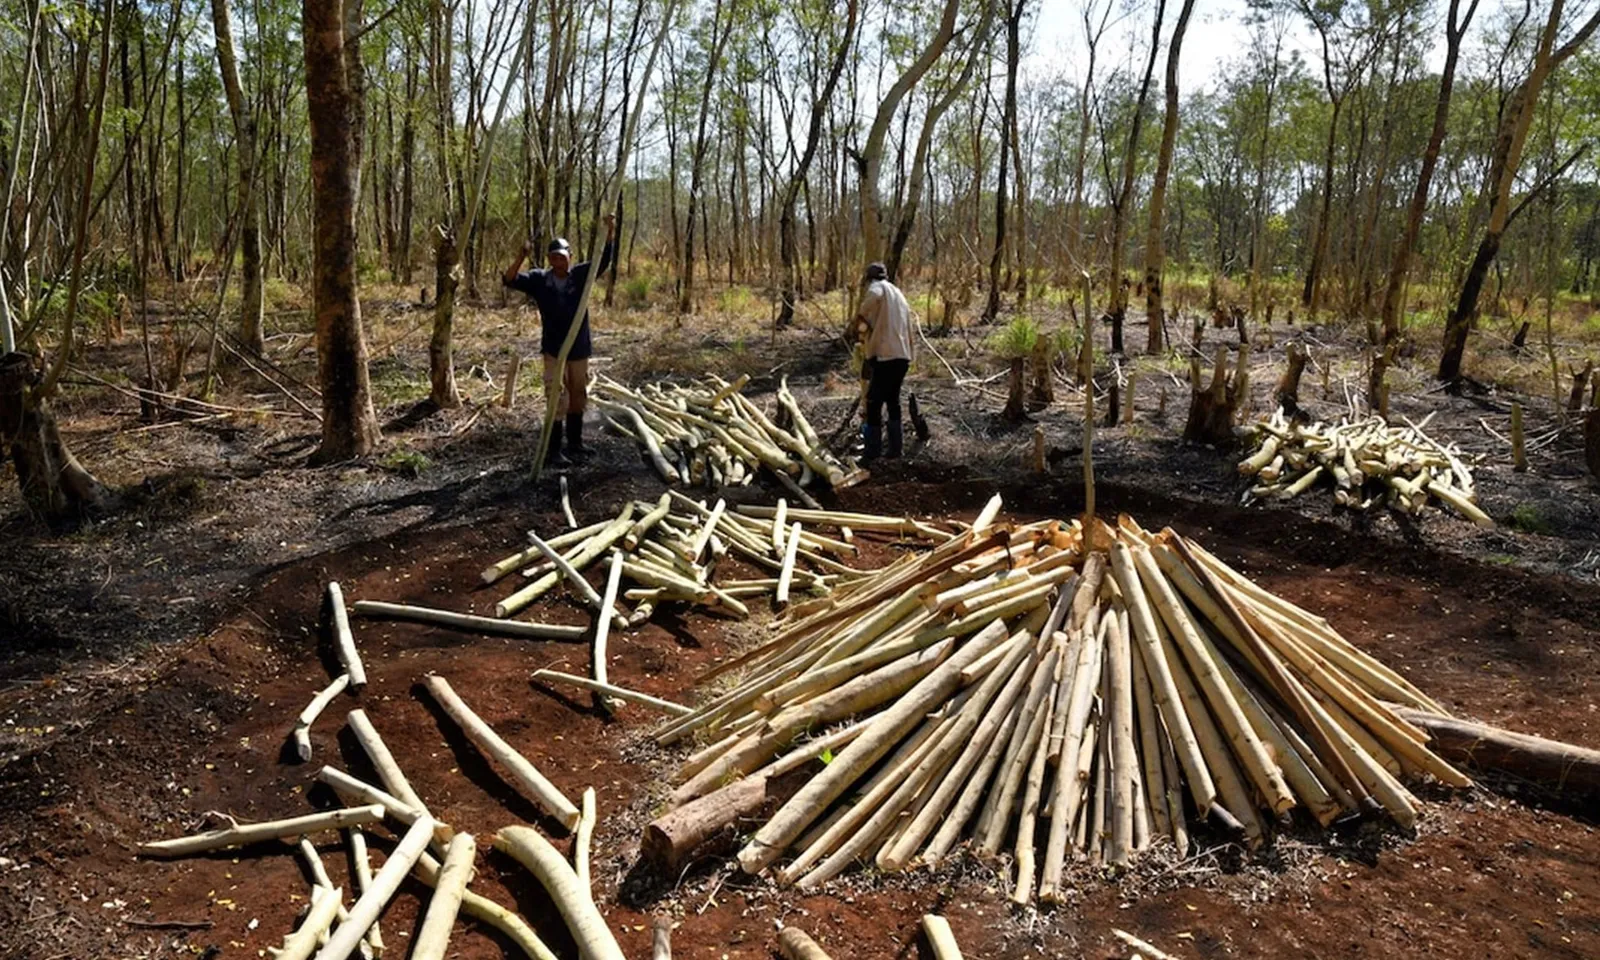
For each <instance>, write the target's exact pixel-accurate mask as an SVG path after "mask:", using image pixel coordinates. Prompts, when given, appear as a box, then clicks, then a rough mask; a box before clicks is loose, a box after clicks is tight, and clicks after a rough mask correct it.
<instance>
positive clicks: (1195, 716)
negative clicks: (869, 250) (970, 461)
mask: <svg viewBox="0 0 1600 960" xmlns="http://www.w3.org/2000/svg"><path fill="white" fill-rule="evenodd" d="M789 515H790V516H793V513H792V512H790V513H789ZM980 519H981V520H989V522H981V523H974V524H973V525H972V527H971V528H969V529H967V530H965V531H962V532H960V533H957V534H954V535H950V536H947V537H946V538H945V540H944V541H943V542H941V543H939V544H937V545H936V546H934V548H933V549H932V550H931V551H929V552H928V553H926V554H923V555H921V556H913V557H910V558H907V559H905V560H902V561H901V562H899V563H897V564H895V565H893V566H891V567H889V568H886V569H885V570H883V571H881V572H879V573H877V574H875V575H873V576H872V577H869V578H867V579H865V580H863V581H860V582H859V583H857V584H854V585H853V586H852V589H851V590H850V591H849V593H848V594H847V595H845V596H843V597H838V598H835V600H834V603H833V605H832V606H831V607H830V608H825V609H823V610H821V611H819V612H816V613H812V614H810V615H809V616H800V615H790V616H789V617H787V618H785V619H784V620H781V621H780V624H779V630H778V633H777V635H776V636H775V637H774V638H773V640H771V641H770V642H769V643H767V644H765V645H763V646H762V647H760V648H757V650H756V651H754V652H752V653H751V654H747V655H745V656H743V657H742V658H740V660H739V668H740V670H741V671H742V673H741V675H740V676H738V677H737V678H736V679H735V680H734V682H733V683H732V684H731V685H729V686H725V687H724V688H723V692H721V693H719V694H718V695H717V696H714V697H711V698H709V699H707V700H706V701H704V702H703V703H701V704H700V705H699V706H697V707H695V708H694V709H693V710H692V711H691V712H689V713H687V714H685V715H683V716H681V717H678V718H675V719H672V720H670V721H668V722H667V724H666V725H664V726H663V727H661V728H659V729H658V730H657V733H656V738H657V740H658V741H659V742H661V743H663V744H671V743H674V742H678V741H680V740H683V739H685V738H688V737H698V738H701V739H703V740H704V741H706V742H707V743H709V744H710V745H709V746H706V747H704V748H701V749H698V750H697V751H696V752H695V753H694V754H692V755H691V756H689V757H688V758H686V759H685V761H684V763H683V765H682V766H681V767H680V768H679V770H678V772H677V774H676V775H675V777H674V781H675V782H676V783H677V784H679V786H678V787H677V789H676V790H675V791H674V793H673V795H672V803H673V804H674V806H673V808H672V809H670V810H669V811H668V812H667V813H665V814H664V815H662V816H661V817H658V818H657V819H656V820H655V821H654V822H652V823H651V824H650V825H649V827H648V828H647V830H646V840H645V849H646V851H647V852H648V853H649V855H650V856H651V857H652V859H654V860H656V861H657V862H658V863H660V864H662V865H663V866H665V867H668V868H669V869H679V868H681V866H682V865H683V864H684V863H686V862H688V861H689V860H690V859H691V858H693V857H695V856H698V855H703V854H705V853H706V852H707V851H706V849H705V846H704V845H705V844H707V843H709V842H710V841H712V840H714V839H717V838H727V837H729V836H730V835H731V833H732V832H733V831H731V830H730V829H729V828H730V827H733V826H734V825H735V824H737V823H739V822H740V821H747V820H749V819H750V818H757V820H758V822H759V821H761V820H764V821H765V822H764V823H761V824H760V825H759V826H758V828H757V829H755V830H754V832H753V834H752V835H751V839H750V840H749V842H748V843H747V844H746V845H745V847H744V848H743V849H742V850H741V851H740V852H739V855H738V859H739V862H740V864H741V866H742V867H743V868H744V869H745V870H746V871H747V872H751V873H756V872H761V871H763V870H765V869H767V868H768V867H769V866H773V865H778V866H779V867H780V869H778V870H777V877H778V879H779V880H780V882H783V883H792V884H795V885H796V886H798V887H800V888H801V889H802V890H811V889H813V888H815V887H817V886H818V885H819V884H822V883H825V882H827V881H828V880H829V879H831V878H832V877H834V876H836V875H838V874H839V873H840V872H841V871H843V870H845V869H847V868H848V867H849V865H850V864H851V863H853V862H858V861H863V860H865V861H868V862H874V863H875V864H876V865H877V867H878V868H879V869H880V870H885V871H896V870H904V869H910V868H914V867H917V866H920V865H924V864H927V865H931V864H935V863H938V862H939V861H940V860H941V859H942V858H943V857H944V856H945V855H946V854H947V853H948V852H949V850H950V849H951V848H952V847H953V845H954V844H955V843H956V842H957V841H958V840H959V839H960V837H961V836H963V835H970V836H971V837H972V838H973V848H974V850H975V851H978V852H979V853H980V855H982V854H985V853H998V852H999V851H1000V850H1007V851H1010V852H1012V853H1013V854H1014V856H1013V857H1012V860H1011V863H1012V864H1013V869H1014V870H1015V878H1014V883H1013V884H1012V885H1011V890H1012V894H1013V896H1014V897H1015V898H1016V899H1017V900H1019V901H1020V902H1029V901H1031V900H1032V899H1034V898H1035V897H1036V896H1038V897H1041V898H1043V899H1046V900H1053V899H1057V898H1059V897H1060V895H1061V892H1062V867H1063V864H1064V862H1065V861H1066V858H1067V857H1068V856H1069V855H1071V856H1089V857H1093V858H1098V859H1102V860H1103V861H1104V862H1105V863H1106V864H1107V865H1111V866H1117V865H1122V864H1126V863H1131V862H1132V861H1133V860H1135V859H1137V858H1138V857H1139V856H1140V855H1141V854H1142V853H1143V852H1144V851H1146V850H1148V849H1150V848H1151V847H1153V846H1156V845H1158V844H1166V843H1172V844H1174V845H1175V847H1176V849H1177V850H1178V851H1179V853H1185V852H1187V845H1188V831H1189V829H1190V828H1189V823H1190V816H1191V815H1190V814H1188V813H1187V811H1186V805H1185V803H1184V801H1183V799H1182V795H1181V794H1180V791H1184V792H1187V794H1188V795H1189V797H1190V802H1191V803H1192V806H1193V809H1194V811H1195V815H1196V816H1198V818H1199V819H1200V820H1202V821H1208V822H1210V823H1212V824H1216V825H1220V826H1219V827H1218V829H1223V830H1225V831H1228V832H1231V833H1234V834H1236V835H1238V836H1240V837H1242V838H1243V839H1244V840H1245V841H1246V842H1247V843H1248V844H1250V845H1251V846H1255V845H1259V844H1262V843H1265V842H1267V841H1268V840H1269V839H1270V831H1269V828H1270V827H1271V826H1273V825H1274V824H1275V823H1277V822H1278V821H1279V820H1280V819H1282V818H1285V817H1291V816H1293V815H1294V811H1295V809H1296V808H1300V809H1302V810H1304V811H1305V817H1306V820H1307V821H1308V823H1310V824H1311V825H1313V826H1314V827H1326V826H1327V825H1328V824H1329V823H1331V822H1332V821H1333V820H1334V819H1337V818H1339V817H1342V816H1357V815H1371V814H1375V813H1377V814H1386V815H1387V816H1388V817H1389V818H1391V819H1392V820H1394V821H1395V822H1396V823H1398V824H1399V825H1401V826H1402V827H1405V828H1409V827H1411V826H1412V825H1413V824H1414V823H1415V822H1416V819H1417V817H1418V815H1419V813H1418V811H1419V807H1420V804H1419V802H1418V801H1417V799H1416V797H1415V796H1413V795H1412V794H1411V793H1410V791H1409V790H1408V789H1407V788H1406V787H1405V786H1404V785H1403V784H1402V782H1401V780H1400V777H1401V776H1402V775H1403V776H1406V777H1408V778H1419V777H1429V778H1432V779H1434V780H1437V781H1438V782H1440V783H1443V784H1445V785H1446V786H1449V787H1461V786H1465V785H1468V784H1470V783H1471V781H1470V780H1469V779H1468V778H1467V777H1466V776H1465V775H1464V774H1462V773H1460V772H1459V771H1458V770H1456V769H1455V768H1454V767H1453V766H1452V765H1451V764H1450V763H1449V762H1448V761H1447V759H1446V758H1444V757H1441V756H1439V754H1438V753H1437V752H1435V751H1433V750H1430V749H1429V748H1428V746H1427V745H1426V744H1425V740H1426V735H1425V734H1424V733H1423V732H1422V731H1421V730H1420V729H1418V728H1417V727H1416V726H1414V725H1412V724H1411V723H1409V722H1408V721H1407V720H1406V719H1404V718H1403V717H1402V716H1401V715H1400V714H1399V713H1398V712H1397V710H1398V708H1397V707H1394V706H1392V705H1391V704H1400V705H1403V706H1405V707H1407V708H1412V709H1420V710H1426V711H1429V712H1440V708H1439V707H1438V705H1437V704H1435V703H1433V702H1432V701H1431V700H1429V699H1428V698H1427V697H1426V696H1425V695H1424V694H1422V693H1421V692H1420V691H1418V690H1417V689H1416V688H1415V687H1413V686H1412V685H1411V684H1410V683H1408V682H1407V681H1406V680H1404V679H1403V678H1402V677H1401V676H1400V675H1399V674H1397V673H1395V672H1394V671H1392V670H1390V669H1389V668H1387V667H1385V666H1384V665H1383V664H1381V663H1380V662H1378V661H1377V660H1375V659H1374V658H1372V657H1371V656H1370V655H1368V654H1366V653H1364V652H1363V651H1361V650H1360V649H1359V648H1357V647H1356V646H1354V645H1353V644H1351V643H1350V642H1349V641H1348V640H1346V639H1345V638H1344V637H1341V636H1340V635H1339V634H1338V633H1336V632H1335V631H1334V630H1333V629H1332V628H1331V627H1329V626H1328V624H1327V623H1326V621H1324V620H1322V619H1321V618H1319V617H1316V616H1315V615H1313V614H1311V613H1309V612H1307V611H1305V610H1302V609H1301V608H1299V607H1297V606H1294V605H1293V604H1290V603H1288V602H1287V601H1284V600H1282V599H1280V598H1278V597H1275V596H1273V595H1272V594H1269V593H1267V592H1266V591H1264V590H1262V589H1261V588H1259V587H1257V586H1256V585H1255V584H1253V583H1251V582H1250V581H1249V580H1248V579H1246V578H1245V577H1244V576H1243V575H1241V574H1239V573H1238V572H1237V571H1234V570H1233V569H1231V568H1229V567H1227V566H1226V565H1225V564H1223V563H1222V562H1221V561H1219V560H1217V559H1216V558H1215V557H1214V556H1212V555H1211V554H1209V553H1207V552H1206V551H1205V550H1203V549H1202V548H1201V547H1200V546H1199V545H1198V544H1196V543H1193V542H1192V541H1188V540H1186V539H1184V538H1183V537H1181V536H1179V535H1178V534H1176V533H1174V532H1172V531H1170V530H1168V531H1162V532H1160V533H1152V532H1150V531H1146V530H1144V529H1142V528H1140V527H1139V526H1138V524H1136V523H1134V522H1133V521H1132V520H1131V519H1130V518H1127V517H1122V518H1119V520H1118V523H1117V525H1116V526H1115V527H1111V526H1107V525H1105V524H1104V523H1096V522H1094V521H1090V524H1091V527H1090V528H1089V529H1088V530H1087V531H1086V529H1085V527H1084V526H1083V523H1082V522H1081V521H1073V522H1071V523H1062V522H1060V521H1054V520H1044V521H1036V522H1033V523H1026V524H1017V523H1007V522H1004V521H1002V520H1001V519H1000V518H998V517H994V518H993V519H992V520H990V511H988V510H987V509H986V510H985V516H984V517H983V518H980ZM842 734H848V737H844V736H840V735H842ZM807 735H810V736H820V737H821V738H822V739H823V740H825V741H828V742H830V744H831V745H830V747H829V748H828V750H829V751H830V753H829V754H828V755H826V756H825V757H824V758H823V759H826V761H827V762H826V763H822V764H817V765H812V761H814V760H816V759H818V753H820V752H821V748H819V747H817V746H816V745H815V744H814V743H809V744H808V743H807V742H806V741H804V740H803V738H804V737H805V736H807ZM835 736H840V740H839V741H838V742H833V741H831V740H830V739H829V738H832V737H835ZM802 769H805V770H809V772H810V776H809V778H808V779H807V780H806V781H805V782H804V783H803V784H802V785H801V786H800V788H799V789H798V791H797V792H795V793H794V794H793V795H792V796H789V797H788V798H787V799H783V798H781V797H770V796H769V795H768V789H767V788H768V784H769V783H770V782H771V779H772V777H774V776H776V775H777V773H778V772H780V771H781V772H783V773H788V772H792V771H799V770H802ZM780 800H781V802H779V801H780ZM774 805H776V809H775V810H774V809H771V808H772V807H773V806H774ZM769 810H770V812H769ZM746 829H747V828H746Z"/></svg>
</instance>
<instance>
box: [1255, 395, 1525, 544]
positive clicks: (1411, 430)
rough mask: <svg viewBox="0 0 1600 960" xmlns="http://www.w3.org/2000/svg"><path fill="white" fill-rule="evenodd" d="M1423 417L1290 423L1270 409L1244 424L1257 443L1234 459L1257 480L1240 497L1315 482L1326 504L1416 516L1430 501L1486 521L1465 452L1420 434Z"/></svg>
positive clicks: (1285, 494) (1288, 492) (1278, 494)
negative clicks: (1396, 421)
mask: <svg viewBox="0 0 1600 960" xmlns="http://www.w3.org/2000/svg"><path fill="white" fill-rule="evenodd" d="M1431 416H1432V415H1431V414H1430V415H1429V417H1427V418H1424V419H1423V420H1422V422H1421V423H1412V422H1411V421H1410V420H1407V421H1406V422H1405V426H1393V425H1391V424H1389V423H1388V422H1386V421H1385V420H1383V418H1381V417H1372V418H1369V419H1366V420H1357V421H1349V420H1341V421H1340V422H1339V423H1336V424H1332V425H1330V424H1326V423H1323V422H1321V421H1318V422H1316V423H1303V422H1296V421H1292V420H1290V419H1289V418H1287V417H1285V416H1284V412H1283V411H1282V410H1278V411H1276V412H1274V413H1273V414H1272V415H1271V416H1269V417H1267V418H1266V419H1264V420H1262V421H1260V422H1259V423H1256V424H1255V425H1254V426H1253V427H1252V428H1251V432H1252V434H1253V435H1254V437H1255V439H1256V441H1257V443H1258V445H1257V446H1256V448H1255V450H1254V452H1252V453H1251V454H1250V455H1249V456H1247V457H1245V458H1244V459H1243V460H1242V461H1240V463H1239V472H1240V473H1241V474H1243V475H1244V476H1248V477H1255V478H1256V481H1257V482H1256V483H1255V484H1254V485H1253V486H1251V488H1250V489H1249V490H1248V491H1247V492H1246V493H1245V497H1244V499H1245V502H1246V503H1249V502H1252V501H1255V500H1264V499H1280V500H1288V499H1292V498H1294V497H1297V496H1299V495H1300V494H1302V493H1304V492H1306V491H1307V490H1309V489H1311V487H1313V486H1315V485H1317V484H1318V483H1322V484H1324V485H1331V486H1332V487H1333V498H1334V502H1335V503H1336V504H1338V505H1339V506H1342V507H1349V508H1352V509H1357V510H1370V509H1372V508H1374V507H1378V506H1388V507H1389V508H1391V509H1393V510H1398V511H1400V512H1402V513H1408V514H1418V513H1421V512H1422V511H1423V510H1424V509H1425V508H1426V507H1427V506H1428V505H1429V504H1430V503H1433V502H1438V503H1443V504H1445V505H1446V506H1448V507H1450V508H1451V509H1452V510H1454V511H1455V512H1456V513H1459V514H1461V515H1462V516H1463V517H1465V518H1466V519H1468V520H1471V521H1472V522H1473V523H1475V524H1477V525H1478V526H1480V527H1485V528H1491V527H1493V526H1494V521H1493V520H1492V519H1491V518H1490V517H1489V515H1488V514H1486V513H1484V512H1483V510H1482V509H1480V508H1479V507H1478V505H1477V503H1476V500H1477V486H1476V484H1475V482H1474V480H1473V475H1472V469H1471V467H1469V466H1468V465H1467V462H1466V455H1465V454H1463V453H1462V452H1461V451H1460V450H1459V449H1458V448H1457V447H1456V446H1455V445H1454V444H1446V443H1440V442H1439V441H1438V440H1435V439H1434V438H1433V437H1430V436H1429V435H1428V434H1427V433H1426V432H1425V428H1426V427H1427V425H1428V421H1429V419H1431Z"/></svg>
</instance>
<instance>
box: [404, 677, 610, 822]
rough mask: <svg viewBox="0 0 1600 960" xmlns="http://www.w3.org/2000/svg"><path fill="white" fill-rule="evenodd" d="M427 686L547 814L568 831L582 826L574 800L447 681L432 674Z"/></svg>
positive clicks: (470, 737)
mask: <svg viewBox="0 0 1600 960" xmlns="http://www.w3.org/2000/svg"><path fill="white" fill-rule="evenodd" d="M424 683H425V685H426V686H427V688H428V692H429V693H430V694H432V695H433V699H434V700H435V701H437V702H438V704H439V706H440V707H442V708H443V709H444V712H445V713H447V714H449V716H450V719H452V720H454V721H455V722H456V724H457V725H458V726H459V727H460V728H461V731H462V732H463V733H465V734H466V735H467V739H469V740H471V741H472V742H473V744H474V745H476V746H477V747H478V749H479V750H482V751H483V752H484V753H485V754H487V755H489V756H490V757H493V758H494V759H495V760H497V761H499V763H500V765H501V767H503V768H504V769H505V770H506V771H508V772H509V773H510V774H511V777H510V780H511V782H512V783H514V784H516V785H518V786H520V787H522V789H523V791H524V792H526V793H527V794H528V795H529V796H530V797H531V798H532V799H533V800H535V801H536V802H537V803H538V804H539V806H540V807H542V808H544V810H545V812H546V813H548V814H550V815H551V816H552V817H555V818H556V819H557V820H558V821H560V822H561V825H562V826H564V827H566V828H567V829H568V830H571V829H573V828H574V827H576V826H577V825H578V817H579V811H578V808H577V807H576V806H574V805H573V803H572V801H571V800H568V799H567V798H566V797H565V796H563V795H562V794H561V791H560V790H557V789H556V787H555V785H554V784H552V783H551V782H550V781H549V780H546V779H545V777H544V774H542V773H540V772H539V769H538V768H537V767H535V766H534V765H533V764H532V763H531V762H529V760H528V758H527V757H524V756H523V755H522V754H520V753H518V752H517V750H516V748H514V747H512V746H511V744H509V743H506V742H505V740H503V739H501V737H500V735H499V734H498V733H495V732H494V729H493V728H492V727H490V726H489V725H488V724H487V723H484V722H483V719H482V718H481V717H479V716H478V715H477V714H476V713H473V712H472V709H471V708H470V707H468V706H467V705H466V703H464V702H463V701H462V699H461V698H460V697H459V696H457V695H456V692H455V691H454V690H452V689H451V688H450V684H449V682H448V681H446V680H445V678H443V677H441V676H439V675H438V674H430V675H429V676H428V678H427V680H426V681H424Z"/></svg>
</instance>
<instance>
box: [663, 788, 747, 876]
mask: <svg viewBox="0 0 1600 960" xmlns="http://www.w3.org/2000/svg"><path fill="white" fill-rule="evenodd" d="M767 799H768V794H767V778H766V777H758V776H750V777H742V778H740V779H738V780H735V781H734V782H732V783H730V784H728V785H727V786H725V787H722V788H721V789H719V790H715V791H713V792H711V793H708V794H706V795H705V796H703V797H699V798H697V799H695V800H691V801H690V802H688V803H686V804H684V805H683V806H681V807H678V808H677V809H676V810H672V811H670V812H668V813H665V814H662V815H661V816H659V817H657V818H656V819H654V820H652V821H650V823H649V824H648V825H647V826H646V827H645V831H644V843H643V847H642V852H643V853H644V855H645V857H646V858H647V859H648V860H649V861H650V862H651V863H653V864H655V865H656V866H657V867H658V868H659V869H660V870H661V871H662V873H663V874H665V875H667V876H677V875H678V873H679V872H680V871H682V870H683V868H684V867H685V866H686V865H687V864H688V862H689V858H690V857H691V856H693V855H694V853H695V852H696V851H699V850H701V849H702V848H704V847H705V846H706V844H707V843H709V842H710V841H711V840H712V838H714V837H717V836H719V835H721V834H723V831H724V830H725V829H726V828H727V827H729V826H730V825H731V824H733V823H735V822H737V821H738V820H740V819H743V818H745V817H750V816H754V815H755V814H756V813H757V812H759V811H760V810H761V808H762V806H764V805H765V804H766V802H767ZM728 839H730V840H731V839H732V836H731V835H729V836H728Z"/></svg>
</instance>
